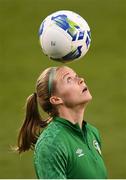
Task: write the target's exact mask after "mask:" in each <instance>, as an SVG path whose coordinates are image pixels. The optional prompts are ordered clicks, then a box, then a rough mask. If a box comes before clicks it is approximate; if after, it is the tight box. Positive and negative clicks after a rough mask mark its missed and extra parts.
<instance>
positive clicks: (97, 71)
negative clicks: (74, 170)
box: [0, 0, 126, 178]
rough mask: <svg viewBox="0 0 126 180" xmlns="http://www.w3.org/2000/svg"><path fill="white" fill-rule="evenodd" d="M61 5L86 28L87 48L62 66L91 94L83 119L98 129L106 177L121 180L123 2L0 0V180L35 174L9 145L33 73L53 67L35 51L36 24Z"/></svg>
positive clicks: (125, 112) (125, 106)
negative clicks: (83, 81) (76, 75)
mask: <svg viewBox="0 0 126 180" xmlns="http://www.w3.org/2000/svg"><path fill="white" fill-rule="evenodd" d="M62 9H63V10H64V9H67V10H72V11H75V12H77V13H79V14H80V15H81V16H83V17H84V18H85V19H86V20H87V21H88V23H89V25H90V27H91V32H92V44H91V48H90V50H89V52H88V53H87V55H86V56H85V57H84V58H83V59H81V60H80V61H76V62H73V63H70V64H68V65H69V66H70V67H72V68H73V69H74V70H75V71H76V72H77V73H79V74H81V75H82V76H83V77H84V78H85V79H86V81H87V84H88V86H89V88H90V91H91V93H92V95H93V100H92V102H91V103H90V104H89V106H88V108H87V111H86V115H85V118H86V120H87V121H89V122H90V123H92V124H93V125H95V126H96V127H97V128H98V129H99V130H100V132H101V135H102V141H103V154H104V158H105V162H106V165H107V169H108V172H109V178H126V34H125V33H126V0H77V1H76V0H63V1H60V0H53V1H52V0H21V1H19V0H0V119H1V120H0V122H1V125H0V178H36V176H35V173H34V167H33V152H28V153H24V154H22V155H21V156H19V155H18V154H15V153H13V152H12V151H11V150H10V146H11V145H12V146H13V145H15V144H16V137H17V133H18V129H19V127H20V125H21V122H22V119H23V116H24V103H25V99H26V98H27V96H29V95H30V94H31V93H32V92H34V90H35V82H36V79H37V77H38V75H39V74H40V72H41V71H42V70H44V69H45V68H47V67H49V66H58V65H59V64H58V63H55V62H53V61H51V60H48V58H47V57H46V56H44V55H43V53H42V52H41V48H40V45H39V42H38V28H39V25H40V23H41V21H42V20H43V19H44V18H45V17H46V16H47V15H48V14H50V13H52V12H54V11H56V10H62Z"/></svg>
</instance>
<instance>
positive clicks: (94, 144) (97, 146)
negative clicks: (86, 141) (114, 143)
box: [93, 140, 101, 154]
mask: <svg viewBox="0 0 126 180" xmlns="http://www.w3.org/2000/svg"><path fill="white" fill-rule="evenodd" d="M93 146H94V147H95V149H96V150H97V151H98V152H99V154H101V149H100V146H99V144H98V142H97V141H96V140H93Z"/></svg>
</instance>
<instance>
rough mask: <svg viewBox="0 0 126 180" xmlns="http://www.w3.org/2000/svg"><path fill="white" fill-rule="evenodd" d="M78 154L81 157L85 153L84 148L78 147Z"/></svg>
mask: <svg viewBox="0 0 126 180" xmlns="http://www.w3.org/2000/svg"><path fill="white" fill-rule="evenodd" d="M76 154H77V155H78V157H81V156H83V155H84V152H83V150H82V149H80V148H78V149H77V150H76Z"/></svg>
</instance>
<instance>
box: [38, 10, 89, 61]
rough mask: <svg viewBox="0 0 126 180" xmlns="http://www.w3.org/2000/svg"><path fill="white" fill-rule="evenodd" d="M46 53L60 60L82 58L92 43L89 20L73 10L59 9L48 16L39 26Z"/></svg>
mask: <svg viewBox="0 0 126 180" xmlns="http://www.w3.org/2000/svg"><path fill="white" fill-rule="evenodd" d="M39 39H40V45H41V47H42V50H43V52H44V54H46V55H47V56H48V57H49V58H50V59H53V60H55V61H59V62H69V61H73V60H76V59H80V58H82V57H83V56H84V55H85V54H86V53H87V51H88V49H89V47H90V43H91V32H90V27H89V26H88V24H87V22H86V21H85V20H84V19H83V18H82V17H81V16H80V15H78V14H76V13H74V12H72V11H66V10H65V11H57V12H55V13H52V14H51V15H49V16H47V17H46V18H45V19H44V21H43V22H42V23H41V25H40V28H39Z"/></svg>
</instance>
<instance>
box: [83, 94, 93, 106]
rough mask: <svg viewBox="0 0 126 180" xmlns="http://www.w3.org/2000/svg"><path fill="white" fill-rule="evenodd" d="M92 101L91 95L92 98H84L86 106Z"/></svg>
mask: <svg viewBox="0 0 126 180" xmlns="http://www.w3.org/2000/svg"><path fill="white" fill-rule="evenodd" d="M91 100H92V96H91V95H90V96H88V97H86V98H84V100H83V103H84V104H87V103H88V102H90V101H91Z"/></svg>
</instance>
